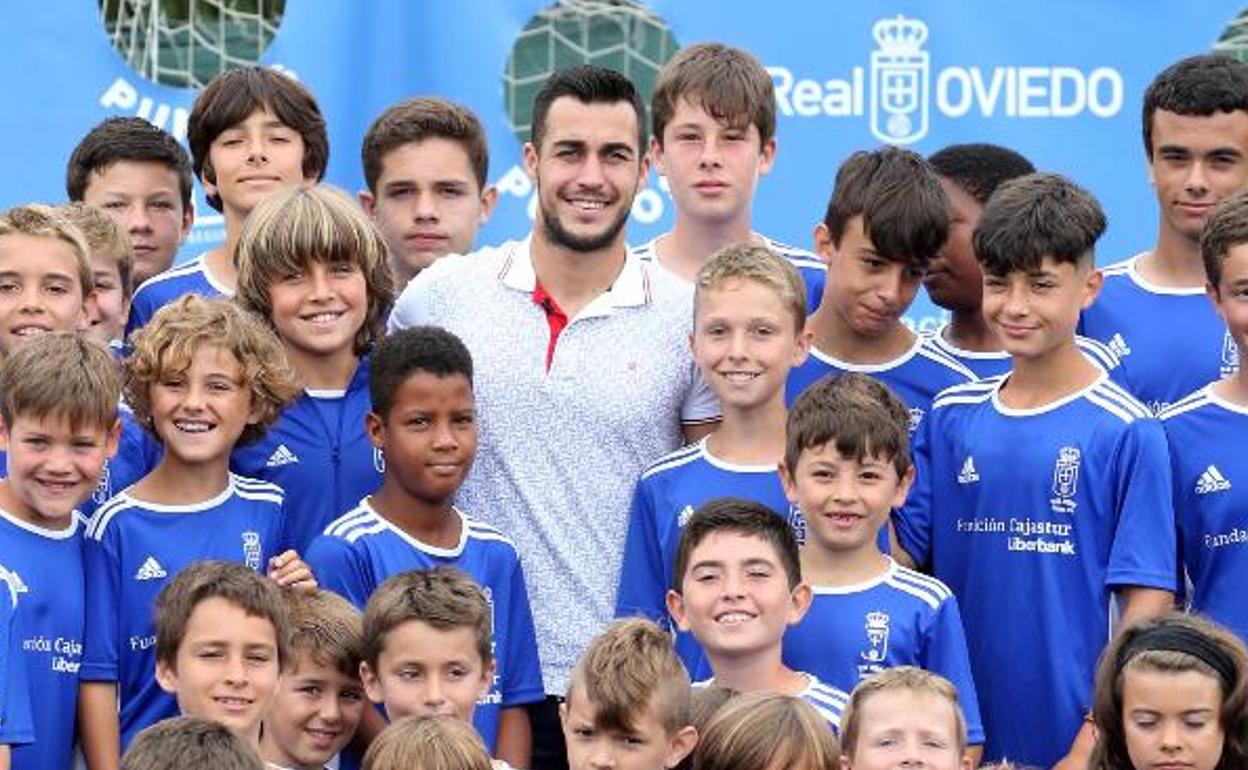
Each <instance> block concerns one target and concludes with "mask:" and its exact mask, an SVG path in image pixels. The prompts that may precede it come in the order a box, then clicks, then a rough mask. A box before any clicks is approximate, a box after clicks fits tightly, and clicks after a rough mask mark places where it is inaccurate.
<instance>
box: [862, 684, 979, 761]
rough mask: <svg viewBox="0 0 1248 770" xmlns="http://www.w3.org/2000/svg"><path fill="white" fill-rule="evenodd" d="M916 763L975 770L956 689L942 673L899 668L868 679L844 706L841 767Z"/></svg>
mask: <svg viewBox="0 0 1248 770" xmlns="http://www.w3.org/2000/svg"><path fill="white" fill-rule="evenodd" d="M911 761H918V762H921V763H924V764H925V766H927V767H931V768H932V770H971V768H973V767H975V766H976V763H975V761H974V760H973V758H972V757H971V756H970V755H969V754H968V753H967V725H966V719H965V717H964V716H963V714H962V705H961V702H960V700H959V698H958V690H957V688H956V687H954V686H953V683H952V682H950V681H949V680H947V679H945V678H944V677H942V676H940V675H939V674H935V673H933V672H931V671H925V670H923V669H921V668H915V667H914V666H898V667H896V668H890V669H888V670H886V671H882V672H880V673H878V674H875V675H874V676H872V677H871V678H869V679H864V680H863V681H862V683H861V684H859V685H858V686H857V687H855V688H854V692H853V694H852V695H850V698H849V705H848V706H847V707H846V708H845V722H844V729H843V730H842V731H841V767H842V768H844V770H855V768H874V767H880V766H881V763H885V764H887V765H890V766H891V765H893V764H895V763H903V764H905V763H909V762H911Z"/></svg>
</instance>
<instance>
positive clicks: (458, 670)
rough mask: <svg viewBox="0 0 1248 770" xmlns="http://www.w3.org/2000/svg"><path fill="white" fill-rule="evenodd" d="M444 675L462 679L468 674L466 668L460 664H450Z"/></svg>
mask: <svg viewBox="0 0 1248 770" xmlns="http://www.w3.org/2000/svg"><path fill="white" fill-rule="evenodd" d="M446 675H447V677H449V678H450V679H452V680H456V679H463V678H464V677H466V676H468V669H466V668H464V667H462V666H452V667H451V668H449V669H447V672H446Z"/></svg>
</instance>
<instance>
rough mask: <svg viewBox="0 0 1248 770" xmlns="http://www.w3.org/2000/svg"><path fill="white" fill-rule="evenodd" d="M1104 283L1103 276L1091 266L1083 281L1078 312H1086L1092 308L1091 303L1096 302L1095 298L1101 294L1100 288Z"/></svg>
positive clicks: (1097, 269)
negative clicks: (1081, 297)
mask: <svg viewBox="0 0 1248 770" xmlns="http://www.w3.org/2000/svg"><path fill="white" fill-rule="evenodd" d="M1104 283H1105V274H1104V273H1102V272H1101V271H1100V269H1099V268H1097V267H1096V266H1095V265H1093V266H1092V268H1091V269H1090V270H1088V274H1087V275H1086V276H1084V279H1083V300H1082V301H1081V302H1080V304H1079V309H1080V310H1087V309H1088V308H1090V307H1092V303H1093V302H1096V298H1097V296H1098V295H1099V294H1100V293H1101V286H1103V285H1104Z"/></svg>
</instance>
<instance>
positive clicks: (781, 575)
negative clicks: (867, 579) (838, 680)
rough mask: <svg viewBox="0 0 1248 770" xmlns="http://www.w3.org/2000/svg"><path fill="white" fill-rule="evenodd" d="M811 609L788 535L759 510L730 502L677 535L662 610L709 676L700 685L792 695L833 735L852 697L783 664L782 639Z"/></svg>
mask: <svg viewBox="0 0 1248 770" xmlns="http://www.w3.org/2000/svg"><path fill="white" fill-rule="evenodd" d="M809 607H810V586H808V585H806V584H805V583H803V582H802V568H801V561H800V557H799V555H798V548H797V539H796V538H795V537H794V536H793V528H792V527H790V526H789V525H788V523H787V522H786V521H784V520H783V519H782V518H780V517H779V516H777V515H776V513H775V512H774V511H772V510H770V509H769V508H767V506H765V505H762V504H761V503H756V502H754V501H752V500H741V499H738V498H733V497H721V498H717V499H715V500H711V501H710V502H708V503H706V504H705V505H703V506H701V507H700V508H698V510H696V511H694V513H693V515H692V516H691V517H690V518H689V523H688V524H686V525H685V529H684V531H683V532H682V533H681V535H680V546H679V548H678V550H677V552H676V572H675V576H674V578H673V581H672V588H671V590H669V591H668V593H667V609H668V611H669V612H670V613H671V614H672V617H673V618H674V619H675V620H676V623H677V625H678V626H679V627H680V629H681V630H682V631H689V632H691V633H692V634H693V635H694V637H695V638H696V639H697V640H698V643H699V644H701V645H702V649H703V650H705V652H706V657H707V660H708V661H709V662H710V664H711V670H712V672H713V673H714V677H713V679H712V680H710V681H708V682H704V683H701V684H703V685H715V686H717V687H727V688H729V689H731V690H735V691H737V692H742V693H747V692H769V693H777V694H780V695H792V696H795V697H798V698H801V699H802V700H804V701H806V702H807V703H809V704H810V705H812V706H814V707H815V709H816V710H818V711H819V713H820V714H821V715H822V716H823V718H824V719H826V720H827V722H828V725H829V726H830V727H831V728H832V729H833V730H834V731H835V730H839V729H840V724H841V712H842V711H843V710H844V708H845V703H846V701H847V700H848V698H849V695H848V694H847V693H845V692H844V691H842V690H840V689H838V688H836V687H834V686H832V685H830V684H825V683H823V682H821V681H819V678H818V677H816V676H815V675H813V674H810V673H807V672H804V671H795V670H793V669H791V668H789V667H788V666H786V665H785V664H784V661H783V660H782V659H781V645H782V642H783V640H784V632H785V629H787V628H788V627H789V626H792V625H794V624H795V623H797V622H798V621H799V620H801V619H802V616H803V615H804V614H805V613H806V610H807V609H808V608H809Z"/></svg>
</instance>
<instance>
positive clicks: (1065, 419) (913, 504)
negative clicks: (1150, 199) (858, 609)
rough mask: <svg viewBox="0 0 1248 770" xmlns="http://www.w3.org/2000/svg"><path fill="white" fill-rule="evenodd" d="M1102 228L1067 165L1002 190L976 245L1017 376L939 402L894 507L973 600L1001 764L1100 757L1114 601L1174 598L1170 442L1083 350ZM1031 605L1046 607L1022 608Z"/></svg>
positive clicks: (960, 390)
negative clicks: (1103, 676) (1061, 172)
mask: <svg viewBox="0 0 1248 770" xmlns="http://www.w3.org/2000/svg"><path fill="white" fill-rule="evenodd" d="M1104 230H1105V215H1104V212H1103V211H1102V210H1101V207H1100V205H1099V204H1098V203H1097V201H1096V199H1095V198H1093V197H1092V196H1091V195H1090V194H1088V193H1087V192H1086V191H1085V190H1083V189H1082V188H1080V187H1078V186H1077V185H1075V184H1074V183H1073V182H1071V181H1069V180H1067V179H1065V178H1063V177H1060V176H1058V175H1055V174H1029V175H1027V176H1023V177H1019V178H1017V179H1013V180H1011V181H1009V182H1006V183H1005V184H1003V185H1001V187H1000V188H998V189H997V191H996V192H995V193H994V194H993V196H992V198H991V199H989V201H988V205H987V206H986V207H985V208H984V212H983V215H982V216H981V217H980V220H979V224H978V225H977V226H976V228H975V233H974V236H973V240H974V246H975V255H976V258H977V259H979V262H980V265H981V266H982V267H983V271H984V316H985V318H987V319H988V323H989V325H990V326H991V327H992V328H993V331H994V332H995V333H996V334H997V335H998V337H1000V339H1001V342H1002V344H1003V345H1004V346H1005V348H1006V350H1008V351H1009V352H1010V355H1011V357H1012V359H1013V364H1012V369H1011V372H1010V374H1009V375H1008V376H1007V377H1005V378H994V379H990V380H986V381H983V382H980V383H970V384H967V385H961V386H958V387H954V388H950V389H949V390H947V391H945V392H943V393H941V394H940V395H939V396H938V397H937V399H936V401H935V402H934V404H933V408H932V412H931V415H930V419H928V420H925V421H924V425H923V426H922V427H921V429H920V430H919V432H918V434H917V436H916V438H915V445H914V458H915V466H916V481H915V485H914V488H913V489H912V490H911V493H910V495H909V497H908V498H907V501H906V504H905V507H904V508H903V509H902V510H901V511H900V513H899V514H898V515H896V516H894V523H895V524H896V528H897V536H898V540H899V541H900V544H901V548H902V549H903V550H904V551H905V553H907V554H908V555H909V556H910V557H912V558H913V560H914V561H915V562H916V563H917V564H919V565H925V566H927V567H928V568H930V570H931V574H932V575H934V576H935V577H937V578H939V579H940V580H941V581H942V582H944V583H945V584H946V585H948V586H949V587H950V588H951V589H953V592H954V595H956V596H957V597H958V604H959V608H960V609H961V611H962V618H963V623H964V625H965V628H966V632H967V633H966V638H967V646H968V648H969V652H970V658H971V665H972V669H973V671H974V672H975V681H976V684H977V685H978V687H977V695H978V696H979V702H980V705H981V714H982V716H983V718H984V733H985V737H986V742H985V747H984V754H985V757H986V759H988V760H989V761H995V760H998V759H1000V758H1002V757H1005V756H1008V757H1009V758H1011V759H1013V760H1015V761H1020V762H1022V763H1024V764H1037V765H1043V766H1051V765H1053V764H1054V763H1056V762H1058V761H1059V760H1062V758H1063V755H1064V754H1065V753H1066V751H1065V750H1066V748H1067V747H1070V749H1071V751H1070V754H1069V755H1068V756H1066V760H1067V761H1071V762H1078V763H1082V762H1085V761H1086V754H1087V753H1088V752H1090V751H1091V747H1092V743H1093V740H1092V728H1091V726H1090V725H1088V724H1085V722H1084V720H1083V715H1084V714H1086V713H1087V712H1088V708H1089V707H1090V705H1091V698H1092V678H1093V670H1094V669H1095V666H1096V660H1097V656H1098V654H1099V653H1100V649H1101V646H1102V645H1103V644H1104V642H1105V640H1106V639H1107V638H1109V624H1110V616H1111V610H1112V609H1113V608H1114V602H1115V600H1117V602H1118V605H1119V606H1120V607H1121V608H1122V620H1123V622H1129V621H1131V620H1133V619H1136V618H1140V617H1147V616H1150V615H1154V614H1159V613H1160V612H1162V611H1164V610H1165V609H1166V608H1168V607H1170V606H1171V604H1172V603H1173V597H1172V593H1171V592H1172V591H1173V589H1174V583H1175V574H1176V565H1175V553H1176V543H1175V535H1174V509H1173V505H1172V501H1171V488H1170V467H1169V461H1168V454H1167V451H1166V444H1165V436H1164V434H1163V432H1162V429H1161V426H1160V425H1159V424H1158V422H1157V421H1156V420H1155V419H1153V418H1152V415H1151V413H1150V412H1149V410H1148V409H1147V407H1145V406H1144V405H1143V404H1141V403H1140V402H1139V401H1137V400H1136V399H1135V398H1134V397H1132V396H1131V395H1130V394H1128V393H1127V392H1126V391H1125V390H1124V389H1123V388H1122V387H1120V386H1119V385H1117V384H1116V383H1114V382H1112V381H1110V380H1109V377H1108V375H1107V374H1106V373H1105V372H1104V370H1102V369H1101V368H1100V367H1098V366H1096V365H1095V364H1093V363H1092V362H1091V361H1090V360H1088V358H1087V357H1086V356H1085V355H1084V354H1083V353H1082V352H1081V351H1080V350H1079V347H1078V346H1077V344H1076V342H1075V327H1076V325H1077V324H1078V321H1079V312H1080V310H1082V309H1083V308H1086V307H1087V306H1089V305H1090V304H1091V303H1092V302H1093V301H1094V300H1095V298H1096V294H1097V291H1098V290H1099V289H1100V285H1101V277H1100V273H1099V272H1098V271H1097V270H1096V268H1095V265H1094V262H1095V255H1094V247H1095V244H1096V241H1097V239H1098V238H1099V237H1100V236H1101V234H1102V233H1103V232H1104ZM1115 594H1116V595H1117V596H1115ZM1020 597H1026V601H1027V605H1028V606H1029V607H1031V608H1033V609H1034V611H1033V612H1013V611H1008V610H1009V608H1011V607H1013V606H1014V604H1015V603H1016V602H1018V601H1019V599H1020ZM1019 660H1026V661H1028V665H1027V666H1025V667H1021V668H1020V667H1019V666H1018V661H1019ZM1005 670H1009V671H1013V672H1014V673H1015V674H1016V675H1015V676H1012V677H1010V678H1009V681H1007V680H1006V679H1004V678H1002V677H1001V676H1000V672H1001V671H1005ZM1020 692H1025V693H1026V694H1027V697H1026V698H1019V693H1020Z"/></svg>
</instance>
